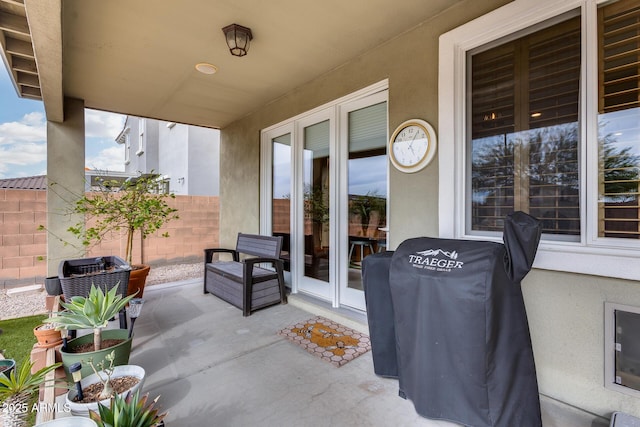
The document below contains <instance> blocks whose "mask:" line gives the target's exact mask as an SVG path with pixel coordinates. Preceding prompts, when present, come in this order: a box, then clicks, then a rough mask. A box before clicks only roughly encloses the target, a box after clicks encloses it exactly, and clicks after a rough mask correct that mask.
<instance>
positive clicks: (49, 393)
mask: <svg viewBox="0 0 640 427" xmlns="http://www.w3.org/2000/svg"><path fill="white" fill-rule="evenodd" d="M54 363H56V350H55V349H54V348H49V349H47V356H46V363H45V366H51V365H53V364H54ZM44 379H45V381H44V396H43V399H42V403H44V405H42V406H41V408H42V410H41V411H38V418H39V419H38V422H39V423H42V422H45V421H51V420H53V416H54V412H53V409H54V406H55V405H54V403H55V401H56V395H55V389H54V387H53V386H54V384H55V379H56V371H51V372H49V373H48V374H47V376H46V377H44Z"/></svg>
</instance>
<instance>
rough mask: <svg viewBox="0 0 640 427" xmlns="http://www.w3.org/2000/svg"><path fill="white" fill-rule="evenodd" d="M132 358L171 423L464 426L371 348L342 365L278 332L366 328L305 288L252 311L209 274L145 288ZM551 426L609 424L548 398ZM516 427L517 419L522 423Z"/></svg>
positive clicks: (147, 389) (546, 408) (546, 422)
mask: <svg viewBox="0 0 640 427" xmlns="http://www.w3.org/2000/svg"><path fill="white" fill-rule="evenodd" d="M144 297H145V305H144V309H143V311H142V315H141V316H140V318H139V319H138V320H137V322H136V324H135V339H134V344H133V351H132V355H131V360H130V363H132V364H138V365H141V366H143V367H144V368H145V370H146V372H147V378H146V380H145V384H144V391H145V392H148V393H149V394H150V396H151V397H155V396H157V395H160V396H161V397H160V401H159V404H160V405H161V407H162V409H163V410H166V411H168V412H169V415H168V417H167V418H166V424H167V427H177V426H180V427H190V426H194V427H195V426H197V427H204V426H314V427H315V426H455V425H456V424H452V423H449V422H445V421H436V420H427V419H425V418H422V417H420V416H419V415H417V414H416V412H415V410H414V408H413V404H412V403H411V402H410V401H407V400H403V399H401V398H400V397H398V382H397V380H394V379H385V378H380V377H378V376H376V375H375V374H374V373H373V362H372V359H371V352H368V353H366V354H365V355H363V356H361V357H359V358H357V359H355V360H353V361H351V362H349V363H348V364H346V365H345V366H342V367H340V368H336V367H334V366H333V365H331V364H330V363H327V362H325V361H323V360H320V359H319V358H316V357H314V356H312V355H310V354H309V353H307V352H305V351H304V350H302V349H301V348H299V347H297V346H295V345H293V344H292V343H290V342H288V341H287V340H286V339H285V338H283V337H281V336H279V335H277V332H278V331H279V330H281V329H283V328H285V327H287V326H289V325H291V324H294V323H297V322H299V321H302V320H306V319H309V318H311V317H314V316H315V315H318V314H321V315H324V316H325V317H331V318H332V319H333V320H336V321H338V322H340V323H343V324H345V326H348V327H352V328H355V329H358V330H361V331H364V332H367V325H366V321H364V322H363V321H362V319H364V316H360V317H358V316H351V318H349V317H344V316H342V315H341V314H340V312H339V311H332V310H329V309H327V308H324V307H322V305H321V304H320V305H315V304H313V303H309V302H308V301H306V300H305V299H304V298H300V297H298V296H295V295H294V296H292V297H290V303H289V304H287V305H277V306H273V307H270V308H267V309H264V310H260V311H257V312H255V313H254V314H252V315H251V316H249V317H246V318H245V317H243V316H242V312H241V311H240V310H238V309H237V308H235V307H233V306H231V305H229V304H227V303H226V302H224V301H222V300H220V299H218V298H216V297H214V296H213V295H209V294H207V295H203V293H202V282H201V280H195V281H185V282H181V283H172V284H165V285H159V286H151V287H148V288H147V289H145V295H144ZM542 404H543V419H544V426H545V427H554V426H558V427H560V426H562V427H570V426H592V427H595V426H598V427H600V426H602V427H604V426H607V425H608V422H607V420H605V419H602V418H598V417H594V416H593V415H589V414H584V413H581V412H580V411H576V410H574V409H571V408H568V407H564V406H563V405H560V404H558V403H557V402H555V401H552V400H550V399H546V398H542ZM514 427H515V426H514Z"/></svg>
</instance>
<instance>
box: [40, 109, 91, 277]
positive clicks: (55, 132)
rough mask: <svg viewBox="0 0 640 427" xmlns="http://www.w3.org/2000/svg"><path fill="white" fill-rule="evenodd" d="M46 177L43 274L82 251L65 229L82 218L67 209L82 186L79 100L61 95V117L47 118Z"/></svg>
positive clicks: (81, 139)
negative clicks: (45, 240)
mask: <svg viewBox="0 0 640 427" xmlns="http://www.w3.org/2000/svg"><path fill="white" fill-rule="evenodd" d="M47 180H48V184H49V186H48V189H47V230H48V233H47V276H56V275H57V274H58V265H59V264H60V261H61V260H64V259H69V258H78V257H82V255H83V253H84V249H83V248H82V245H81V244H80V242H79V241H78V239H76V237H75V236H73V235H72V234H70V233H69V232H68V231H67V229H68V228H69V226H71V225H74V224H76V223H77V222H78V221H80V220H81V219H82V216H81V215H71V214H70V213H69V211H70V208H72V207H73V202H74V201H75V200H77V199H78V197H79V196H81V195H82V194H83V193H84V188H85V187H84V185H85V174H84V101H83V100H80V99H72V98H65V100H64V121H63V122H52V121H48V122H47ZM65 242H66V243H67V244H65Z"/></svg>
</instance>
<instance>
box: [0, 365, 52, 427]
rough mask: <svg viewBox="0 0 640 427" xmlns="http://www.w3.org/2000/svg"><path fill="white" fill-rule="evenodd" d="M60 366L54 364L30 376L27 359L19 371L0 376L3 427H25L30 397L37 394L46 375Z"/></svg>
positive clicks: (0, 417)
mask: <svg viewBox="0 0 640 427" xmlns="http://www.w3.org/2000/svg"><path fill="white" fill-rule="evenodd" d="M61 365H62V364H61V363H56V364H53V365H50V366H45V367H44V368H42V369H40V370H39V371H37V372H36V373H35V374H32V373H31V368H32V367H33V364H32V363H31V361H30V360H29V358H28V357H27V358H25V360H23V361H22V363H21V367H20V370H13V371H12V372H11V374H10V375H9V377H6V376H4V375H0V402H2V404H1V405H0V407H1V408H2V413H0V420H2V417H4V420H3V421H4V424H3V425H4V426H5V427H23V426H24V427H26V426H27V417H28V415H29V412H30V408H29V400H30V399H31V396H33V395H34V394H35V393H37V392H38V390H39V388H40V385H41V384H43V383H44V381H45V377H46V376H47V374H48V373H49V372H51V371H53V370H55V369H56V368H58V367H59V366H61Z"/></svg>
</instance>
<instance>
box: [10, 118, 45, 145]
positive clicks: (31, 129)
mask: <svg viewBox="0 0 640 427" xmlns="http://www.w3.org/2000/svg"><path fill="white" fill-rule="evenodd" d="M46 141H47V125H46V123H45V120H44V116H43V115H42V113H38V112H35V113H29V114H25V115H24V117H23V118H22V120H21V121H19V122H7V123H0V145H13V144H23V143H25V142H32V143H33V142H38V143H42V144H46Z"/></svg>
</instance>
